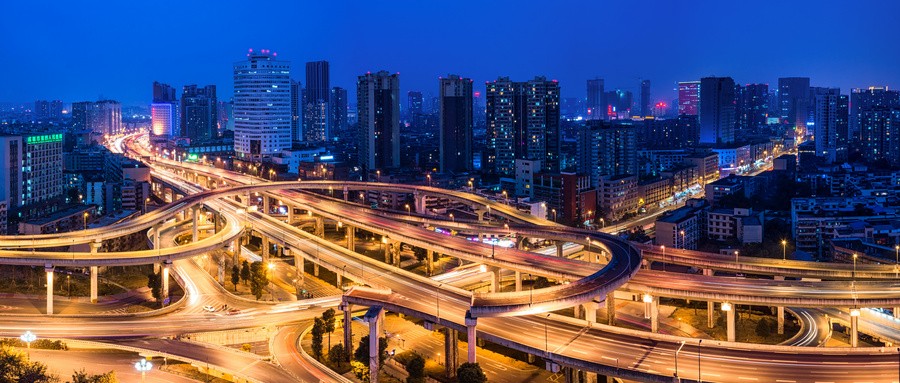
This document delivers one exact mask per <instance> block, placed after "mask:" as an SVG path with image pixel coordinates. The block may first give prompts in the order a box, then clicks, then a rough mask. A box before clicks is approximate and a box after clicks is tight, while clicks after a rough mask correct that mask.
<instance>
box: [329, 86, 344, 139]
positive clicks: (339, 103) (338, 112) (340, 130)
mask: <svg viewBox="0 0 900 383" xmlns="http://www.w3.org/2000/svg"><path fill="white" fill-rule="evenodd" d="M346 130H347V90H346V89H344V88H341V87H339V86H336V87H334V88H331V133H332V135H333V136H341V135H342V134H344V132H345V131H346Z"/></svg>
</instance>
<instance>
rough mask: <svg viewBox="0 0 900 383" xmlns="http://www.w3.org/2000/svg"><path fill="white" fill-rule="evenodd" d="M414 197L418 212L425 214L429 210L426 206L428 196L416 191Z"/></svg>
mask: <svg viewBox="0 0 900 383" xmlns="http://www.w3.org/2000/svg"><path fill="white" fill-rule="evenodd" d="M413 198H414V199H415V205H416V214H425V213H426V211H427V210H428V209H427V208H426V207H427V206H428V205H427V203H426V200H427V198H426V197H425V194H419V193H416V194H414V195H413Z"/></svg>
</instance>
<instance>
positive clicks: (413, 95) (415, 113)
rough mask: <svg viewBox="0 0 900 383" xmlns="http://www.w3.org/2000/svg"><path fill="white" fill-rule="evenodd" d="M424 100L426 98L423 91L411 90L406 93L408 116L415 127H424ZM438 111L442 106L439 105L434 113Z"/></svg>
mask: <svg viewBox="0 0 900 383" xmlns="http://www.w3.org/2000/svg"><path fill="white" fill-rule="evenodd" d="M424 102H425V98H424V97H422V92H417V91H409V92H408V93H406V118H407V119H408V121H409V123H410V124H411V125H412V126H413V127H415V128H419V127H422V122H423V121H422V118H423V116H422V113H423V109H422V107H423V106H424ZM437 113H440V106H438V110H436V111H434V114H437Z"/></svg>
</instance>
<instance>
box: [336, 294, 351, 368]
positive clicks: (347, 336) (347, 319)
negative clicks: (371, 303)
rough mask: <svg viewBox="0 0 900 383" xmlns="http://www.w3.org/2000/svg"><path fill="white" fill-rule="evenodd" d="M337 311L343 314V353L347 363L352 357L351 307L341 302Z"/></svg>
mask: <svg viewBox="0 0 900 383" xmlns="http://www.w3.org/2000/svg"><path fill="white" fill-rule="evenodd" d="M338 309H339V310H341V312H343V313H344V321H343V322H342V324H343V326H344V352H346V356H347V361H350V358H352V357H353V356H352V355H353V314H352V312H353V305H351V304H349V303H345V302H341V304H340V305H338Z"/></svg>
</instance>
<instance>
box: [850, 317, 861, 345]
mask: <svg viewBox="0 0 900 383" xmlns="http://www.w3.org/2000/svg"><path fill="white" fill-rule="evenodd" d="M850 347H859V310H857V309H852V310H850Z"/></svg>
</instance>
